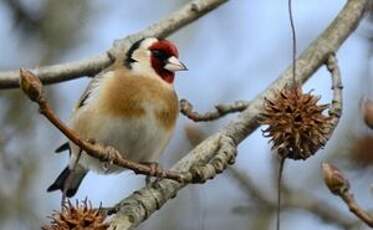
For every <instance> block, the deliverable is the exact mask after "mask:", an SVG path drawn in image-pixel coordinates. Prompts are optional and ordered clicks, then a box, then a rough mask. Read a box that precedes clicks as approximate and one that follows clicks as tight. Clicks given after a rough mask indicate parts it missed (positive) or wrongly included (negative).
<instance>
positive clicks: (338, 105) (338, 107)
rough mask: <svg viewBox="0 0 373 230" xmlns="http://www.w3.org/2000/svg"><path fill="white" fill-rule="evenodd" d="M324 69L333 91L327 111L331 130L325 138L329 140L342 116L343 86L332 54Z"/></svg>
mask: <svg viewBox="0 0 373 230" xmlns="http://www.w3.org/2000/svg"><path fill="white" fill-rule="evenodd" d="M326 67H327V69H328V71H329V72H330V73H331V76H332V90H333V99H332V104H331V106H330V109H329V116H330V117H331V121H330V122H331V123H332V126H331V127H332V130H331V131H330V132H329V135H328V137H327V138H328V139H329V138H330V136H331V135H332V133H333V131H334V129H335V127H336V126H337V124H338V122H339V120H340V117H341V116H342V103H343V97H342V89H343V85H342V79H341V72H340V70H339V67H338V63H337V58H336V57H335V54H334V53H332V54H331V55H329V57H328V59H327V61H326Z"/></svg>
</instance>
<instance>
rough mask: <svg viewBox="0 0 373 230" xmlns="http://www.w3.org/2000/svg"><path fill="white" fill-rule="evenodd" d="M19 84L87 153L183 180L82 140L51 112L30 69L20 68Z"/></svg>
mask: <svg viewBox="0 0 373 230" xmlns="http://www.w3.org/2000/svg"><path fill="white" fill-rule="evenodd" d="M20 85H21V88H22V90H23V91H24V92H25V93H26V94H27V95H28V97H29V98H30V99H31V100H32V101H34V102H36V103H37V104H38V105H39V110H40V113H41V114H43V115H44V116H45V117H46V118H47V119H48V120H49V121H50V122H51V123H52V124H53V125H54V126H56V128H58V129H59V130H60V131H61V132H62V133H63V134H64V135H65V136H66V137H67V138H68V139H69V140H71V141H72V142H73V143H74V144H76V145H78V146H79V147H80V148H81V149H82V150H84V151H85V152H86V153H87V154H88V155H90V156H92V157H95V158H97V159H98V160H100V161H102V162H108V163H110V164H115V165H117V166H120V167H123V168H127V169H131V170H132V171H134V172H135V173H137V174H144V175H149V176H157V177H164V178H168V179H173V180H176V181H179V182H183V181H184V180H183V178H182V176H181V175H180V174H179V173H174V172H170V171H161V172H160V171H156V172H155V171H154V170H153V168H152V167H150V166H149V165H145V164H140V163H136V162H133V161H129V160H127V159H124V158H123V157H122V154H121V153H119V152H118V151H117V150H116V149H114V148H113V147H111V146H102V145H100V144H97V143H95V144H94V143H91V142H89V141H85V140H83V139H82V138H81V137H80V136H79V134H78V133H76V132H75V131H74V130H72V129H70V128H68V127H67V126H66V125H65V124H64V123H63V122H62V121H61V120H60V119H59V118H58V117H57V116H56V115H55V113H54V112H53V110H52V108H51V107H50V106H49V104H48V103H47V101H46V100H45V98H44V95H43V86H42V83H41V82H40V80H39V79H38V78H37V77H36V76H35V75H34V74H33V73H31V72H30V71H27V70H22V69H21V70H20Z"/></svg>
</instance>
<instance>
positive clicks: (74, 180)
mask: <svg viewBox="0 0 373 230" xmlns="http://www.w3.org/2000/svg"><path fill="white" fill-rule="evenodd" d="M86 174H87V170H85V169H83V167H81V166H79V165H77V167H76V169H75V170H74V171H72V170H71V169H69V166H67V167H66V168H65V169H64V170H63V171H62V173H60V175H59V176H58V177H57V179H56V180H55V181H54V182H53V184H52V185H51V186H49V187H48V189H47V192H53V191H56V190H61V191H62V192H64V190H65V187H66V186H67V188H66V196H67V197H72V196H74V195H75V193H76V192H77V191H78V188H79V185H80V183H82V180H83V178H84V176H85V175H86ZM68 178H70V179H69V180H70V181H67V179H68Z"/></svg>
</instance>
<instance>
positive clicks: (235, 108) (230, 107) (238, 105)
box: [180, 99, 249, 122]
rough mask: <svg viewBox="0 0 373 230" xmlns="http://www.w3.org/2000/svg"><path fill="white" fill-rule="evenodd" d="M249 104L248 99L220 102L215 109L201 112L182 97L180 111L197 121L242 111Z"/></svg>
mask: <svg viewBox="0 0 373 230" xmlns="http://www.w3.org/2000/svg"><path fill="white" fill-rule="evenodd" d="M248 105H249V102H247V101H236V102H234V103H232V104H219V105H215V110H214V111H211V112H207V113H205V114H200V113H197V112H195V111H193V105H192V104H191V103H190V102H189V101H188V100H186V99H182V100H180V112H181V113H182V114H183V115H185V116H187V117H188V118H189V119H191V120H192V121H195V122H199V121H213V120H216V119H218V118H221V117H223V116H225V115H227V114H229V113H236V112H242V111H244V110H245V109H246V108H247V106H248Z"/></svg>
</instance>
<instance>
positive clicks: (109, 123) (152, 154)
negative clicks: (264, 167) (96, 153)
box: [70, 112, 172, 173]
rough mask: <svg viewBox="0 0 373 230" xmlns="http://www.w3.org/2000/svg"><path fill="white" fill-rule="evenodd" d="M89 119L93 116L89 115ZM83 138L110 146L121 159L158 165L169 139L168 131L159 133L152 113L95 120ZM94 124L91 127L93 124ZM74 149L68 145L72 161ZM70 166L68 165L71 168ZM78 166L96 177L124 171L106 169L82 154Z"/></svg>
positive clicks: (103, 165) (106, 167) (111, 167)
mask: <svg viewBox="0 0 373 230" xmlns="http://www.w3.org/2000/svg"><path fill="white" fill-rule="evenodd" d="M91 116H94V115H93V114H91ZM92 120H94V121H92V122H91V124H90V130H92V131H88V132H87V133H85V134H84V136H85V138H91V139H94V140H95V141H96V142H97V143H101V144H104V145H110V146H112V147H114V148H115V149H117V150H118V151H119V152H121V153H123V154H124V155H123V156H124V157H125V158H127V159H129V160H132V161H136V162H154V161H158V160H159V157H160V155H161V153H162V152H163V150H164V148H165V147H166V145H167V143H168V142H169V139H170V137H171V133H172V130H165V129H163V128H162V127H161V126H160V125H159V124H158V121H157V120H156V118H155V116H154V113H149V112H148V113H146V115H145V116H142V117H141V118H118V117H108V116H105V117H95V118H94V119H92ZM93 122H94V123H93ZM78 151H79V149H78V147H77V146H75V145H72V152H73V155H72V158H71V159H72V160H71V163H72V162H74V161H75V157H76V153H77V152H78ZM71 163H70V164H71ZM79 164H80V165H82V166H83V167H84V168H86V169H90V170H93V171H97V172H99V173H112V172H121V171H123V170H124V169H123V168H119V167H116V166H109V167H108V165H107V164H103V163H101V162H100V161H98V160H96V159H94V158H92V157H90V156H88V155H87V154H85V153H84V154H82V156H81V158H80V160H79Z"/></svg>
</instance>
